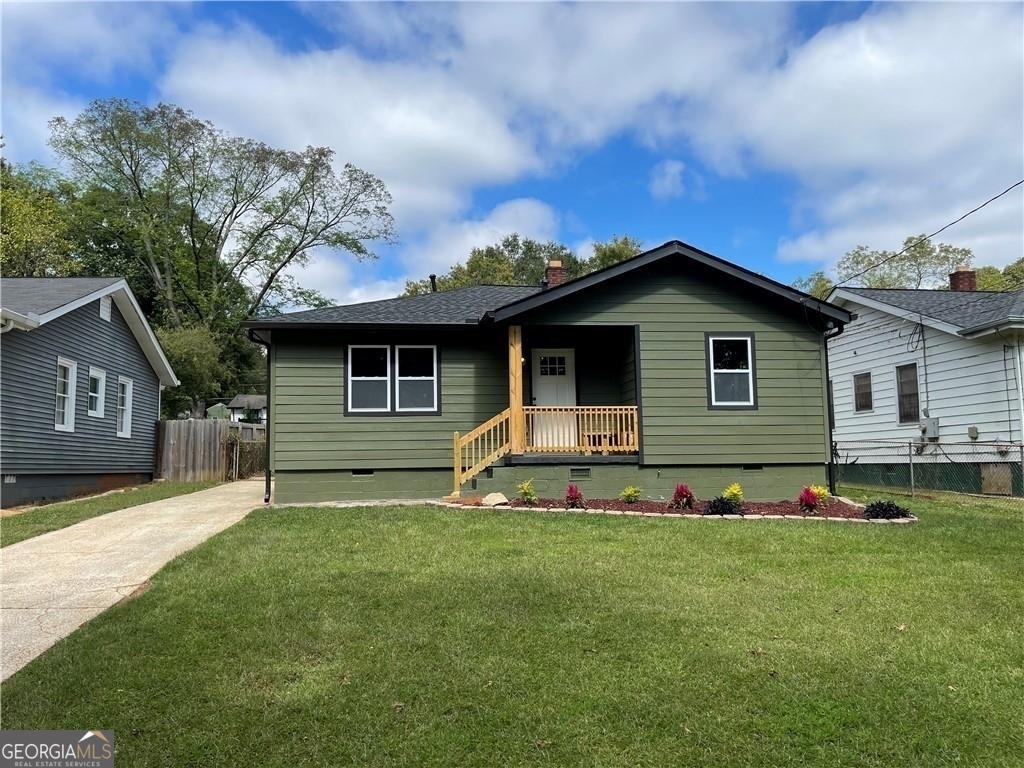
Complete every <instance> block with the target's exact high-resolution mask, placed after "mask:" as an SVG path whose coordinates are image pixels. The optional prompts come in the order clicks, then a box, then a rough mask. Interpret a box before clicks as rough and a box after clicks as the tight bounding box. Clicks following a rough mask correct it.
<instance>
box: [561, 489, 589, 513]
mask: <svg viewBox="0 0 1024 768" xmlns="http://www.w3.org/2000/svg"><path fill="white" fill-rule="evenodd" d="M565 508H566V509H586V506H585V505H584V502H583V494H582V493H581V492H580V487H579V486H578V485H576V483H569V487H568V488H566V489H565Z"/></svg>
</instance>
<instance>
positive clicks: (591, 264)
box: [585, 235, 644, 272]
mask: <svg viewBox="0 0 1024 768" xmlns="http://www.w3.org/2000/svg"><path fill="white" fill-rule="evenodd" d="M643 249H644V244H643V243H642V242H640V241H639V240H638V239H637V238H635V237H630V236H629V235H621V236H620V235H613V236H612V239H611V240H608V241H607V242H603V243H602V242H597V243H594V255H593V256H591V257H590V258H589V259H587V262H586V267H585V269H586V271H587V272H595V271H597V270H599V269H604V268H605V267H610V266H612V265H613V264H618V263H619V262H620V261H625V260H626V259H631V258H633V257H634V256H636V255H637V254H638V253H640V252H641V251H642V250H643Z"/></svg>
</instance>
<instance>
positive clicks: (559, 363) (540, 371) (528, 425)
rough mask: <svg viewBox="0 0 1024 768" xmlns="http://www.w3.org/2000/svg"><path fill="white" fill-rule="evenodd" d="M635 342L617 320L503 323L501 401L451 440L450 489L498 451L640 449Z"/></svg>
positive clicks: (611, 452) (613, 452) (615, 452)
mask: <svg viewBox="0 0 1024 768" xmlns="http://www.w3.org/2000/svg"><path fill="white" fill-rule="evenodd" d="M637 349H638V344H637V340H636V337H635V330H634V329H633V328H631V327H619V326H601V327H597V326H584V327H581V326H529V327H526V328H524V327H523V326H518V325H514V326H510V327H509V329H508V373H509V377H508V402H509V407H508V408H506V409H505V410H503V411H502V412H501V413H498V414H496V415H495V416H494V417H492V418H490V419H488V420H487V421H486V422H484V423H483V424H481V425H479V426H478V427H476V428H475V429H473V430H471V431H470V432H468V433H466V434H460V433H458V432H456V433H455V434H454V439H453V453H454V470H455V471H454V482H453V494H454V495H458V494H459V491H460V489H461V487H462V485H463V484H464V483H465V482H467V481H468V480H470V479H472V478H473V477H474V476H476V475H477V474H479V473H480V472H482V471H483V470H485V469H486V468H487V467H489V466H491V465H492V464H494V463H495V462H496V461H498V460H499V459H501V458H502V457H504V456H506V455H511V456H523V455H528V454H534V455H537V456H544V455H547V456H551V457H552V458H554V457H555V456H562V457H565V456H571V455H577V456H628V455H636V454H638V453H639V451H640V424H639V409H638V402H639V392H638V389H639V387H638V382H639V377H638V375H637V371H638V369H639V365H638V361H637V359H636V358H637Z"/></svg>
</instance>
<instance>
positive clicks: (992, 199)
mask: <svg viewBox="0 0 1024 768" xmlns="http://www.w3.org/2000/svg"><path fill="white" fill-rule="evenodd" d="M1021 184H1024V179H1021V180H1020V181H1018V182H1017V183H1015V184H1011V185H1010V186H1008V187H1007V188H1006V189H1004V190H1003V191H1002V192H1000V193H999V194H998V195H995V196H994V197H990V198H989V199H988V200H986V201H985V202H984V203H982V204H981V205H979V206H977V207H976V208H972V209H971V210H969V211H968V212H967V213H965V214H964V215H963V216H961V217H960V218H958V219H954V220H953V221H951V222H949V224H946V225H945V226H943V227H939V228H938V229H937V230H935V231H934V232H932V233H931V234H930V235H925V236H924V237H922V238H920V239H919V240H915V241H914V242H913V243H911V244H910V245H908V246H906V247H905V248H903V250H902V251H899V252H897V253H894V254H891V255H890V256H886V257H885V258H884V259H882V260H881V261H879V262H878V263H877V264H873V265H871V266H870V267H868V268H867V269H862V270H861V271H860V272H858V273H857V274H855V275H850V276H849V277H847V278H845V279H843V280H841V281H839V282H838V283H835V285H833V286H832V287H833V288H839V287H840V286H842V285H843V284H844V283H848V282H850V281H851V280H856V279H857V278H858V277H863V276H864V275H866V274H867V273H868V272H870V271H871V270H873V269H877V268H878V267H880V266H882V265H883V264H886V263H887V262H890V261H892V260H893V259H895V258H897V257H899V256H902V255H903V254H904V253H906V252H907V251H909V250H910V249H911V248H913V247H914V246H916V245H919V244H921V243H923V242H925V241H927V240H931V239H932V238H933V237H935V236H936V235H937V234H939V233H940V232H944V231H945V230H947V229H949V228H950V227H952V226H953V225H954V224H959V223H960V222H961V221H963V220H964V219H966V218H967V217H968V216H970V215H971V214H973V213H977V212H978V211H980V210H981V209H982V208H984V207H985V206H986V205H988V204H989V203H994V202H995V201H996V200H998V199H999V198H1000V197H1002V196H1003V195H1006V194H1008V193H1009V192H1012V191H1013V190H1014V189H1016V188H1017V187H1019V186H1020V185H1021Z"/></svg>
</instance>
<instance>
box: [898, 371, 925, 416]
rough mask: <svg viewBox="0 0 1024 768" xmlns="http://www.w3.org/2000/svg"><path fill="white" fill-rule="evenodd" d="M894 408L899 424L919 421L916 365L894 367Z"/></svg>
mask: <svg viewBox="0 0 1024 768" xmlns="http://www.w3.org/2000/svg"><path fill="white" fill-rule="evenodd" d="M896 407H897V409H898V411H899V419H900V424H913V423H916V422H918V421H920V420H921V402H920V397H919V395H918V390H917V363H910V364H909V365H897V366H896Z"/></svg>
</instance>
